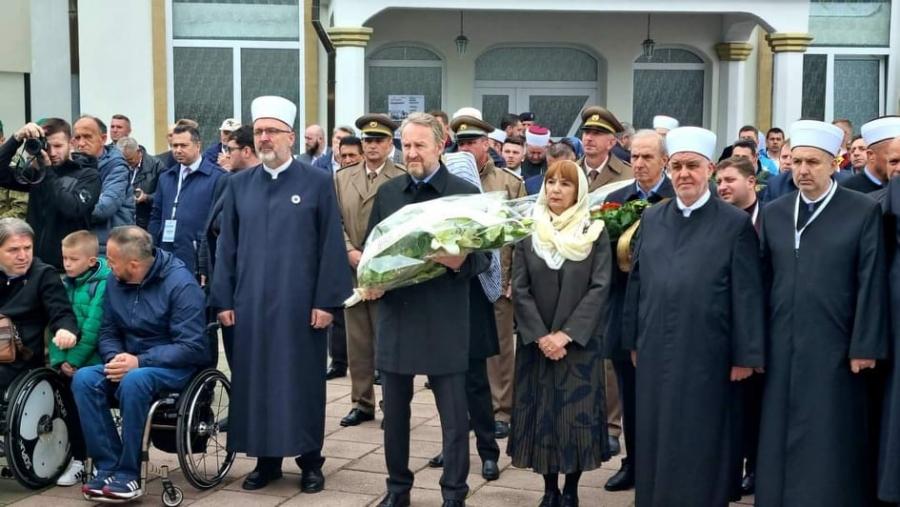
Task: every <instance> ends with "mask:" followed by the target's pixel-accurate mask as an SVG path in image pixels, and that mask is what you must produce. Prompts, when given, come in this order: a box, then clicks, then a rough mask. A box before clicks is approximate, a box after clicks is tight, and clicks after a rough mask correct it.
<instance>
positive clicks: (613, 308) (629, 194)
mask: <svg viewBox="0 0 900 507" xmlns="http://www.w3.org/2000/svg"><path fill="white" fill-rule="evenodd" d="M663 178H664V180H663V182H662V185H660V186H659V190H657V192H655V193H654V194H653V195H651V196H650V199H648V200H649V201H651V202H653V203H657V202H659V201H661V200H663V199H673V198H674V197H675V188H674V187H672V180H670V179H669V177H668V176H665V175H664V176H663ZM639 198H640V196H639V195H638V193H637V187H635V186H634V185H631V186H627V187H625V188H620V189H619V190H616V191H615V192H613V193H611V194H609V197H607V198H606V201H607V202H617V203H620V204H625V203H626V202H629V201H634V200H637V199H639ZM610 244H611V245H612V256H613V269H612V283H611V284H610V293H609V306H608V308H609V317H608V319H607V324H606V339H605V340H604V342H603V353H604V355H605V356H606V357H608V358H609V359H616V360H628V361H630V360H631V355H630V353H629V351H628V350H625V348H624V347H623V346H622V311H623V307H624V304H625V288H626V287H627V286H628V273H626V272H625V271H622V270H621V269H619V264H618V263H617V262H615V259H616V243H610Z"/></svg>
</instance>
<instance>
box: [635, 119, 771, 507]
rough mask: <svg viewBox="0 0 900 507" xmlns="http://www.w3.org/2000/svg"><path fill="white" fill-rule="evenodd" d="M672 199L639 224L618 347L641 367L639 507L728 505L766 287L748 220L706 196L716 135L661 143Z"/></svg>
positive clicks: (680, 132) (694, 133)
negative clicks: (742, 387)
mask: <svg viewBox="0 0 900 507" xmlns="http://www.w3.org/2000/svg"><path fill="white" fill-rule="evenodd" d="M666 146H667V148H668V152H669V175H670V177H671V178H672V183H673V184H674V186H675V199H672V200H670V201H668V202H666V203H663V204H659V205H657V206H653V207H651V208H649V209H648V210H646V211H645V212H644V214H643V216H642V218H641V228H640V232H639V236H640V237H639V238H638V240H637V245H636V247H635V253H634V262H633V265H632V270H631V273H630V274H629V278H628V288H627V290H626V295H625V305H624V309H625V310H624V315H623V322H624V325H623V341H624V343H625V346H626V347H627V348H628V349H629V350H632V351H633V352H632V359H633V361H635V364H636V368H637V371H636V384H637V389H636V399H637V408H636V410H637V414H639V416H638V417H637V434H636V439H637V441H638V442H640V444H639V445H638V446H637V449H636V451H637V452H636V462H635V464H636V467H637V468H636V471H635V472H636V476H635V486H636V495H635V499H636V502H637V503H636V505H637V507H669V506H675V505H684V506H704V507H726V506H727V505H728V501H729V499H730V498H731V496H732V488H733V487H734V486H735V485H736V484H737V481H738V480H739V475H738V474H737V470H736V467H735V466H734V465H735V464H736V463H737V455H738V453H739V451H740V449H739V445H738V440H739V438H740V433H739V429H740V427H739V419H740V403H739V398H738V393H737V382H739V381H742V380H745V379H746V378H748V377H749V376H750V375H752V374H753V369H754V368H760V367H762V366H763V360H764V357H765V356H764V354H763V338H764V336H763V323H764V322H765V319H764V311H763V284H762V271H761V266H760V261H759V240H758V239H757V237H756V233H755V232H754V230H753V225H752V223H751V221H750V216H749V215H748V214H747V213H744V212H743V211H741V210H738V209H736V208H734V207H733V206H731V205H729V204H727V203H725V202H723V201H722V200H720V199H715V198H713V197H712V196H711V194H710V190H709V177H710V176H711V175H712V171H713V164H712V159H713V151H714V150H715V146H716V135H715V134H713V133H712V132H710V131H708V130H705V129H701V128H697V127H680V128H677V129H673V130H671V131H669V133H668V134H667V136H666Z"/></svg>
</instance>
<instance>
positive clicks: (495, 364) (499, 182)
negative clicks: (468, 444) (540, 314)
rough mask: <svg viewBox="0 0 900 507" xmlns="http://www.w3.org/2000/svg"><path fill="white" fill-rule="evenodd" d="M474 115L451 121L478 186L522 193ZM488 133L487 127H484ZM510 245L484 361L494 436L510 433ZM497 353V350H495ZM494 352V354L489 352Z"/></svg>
mask: <svg viewBox="0 0 900 507" xmlns="http://www.w3.org/2000/svg"><path fill="white" fill-rule="evenodd" d="M472 120H475V118H472V117H466V116H461V117H457V118H456V119H454V120H453V122H452V123H451V128H452V129H453V132H454V133H455V134H456V138H457V142H458V144H459V149H460V151H466V152H469V153H471V154H472V156H473V157H475V164H476V166H477V167H478V175H479V177H480V178H481V187H482V189H483V190H484V191H485V192H503V193H504V194H505V196H506V198H507V199H518V198H520V197H525V195H526V192H525V183H524V182H523V181H522V178H521V177H519V176H517V175H516V174H515V173H513V172H512V171H510V170H509V169H505V168H503V169H498V168H497V167H496V166H494V163H493V161H492V160H491V157H490V156H489V155H488V153H487V143H486V142H485V134H484V133H480V132H483V131H484V130H485V129H487V128H488V127H490V125H489V124H487V123H486V122H482V121H480V120H478V121H475V122H473V121H472ZM487 132H488V134H490V130H487ZM512 251H513V249H512V247H511V246H510V247H506V248H503V249H501V250H500V265H501V282H500V285H501V291H500V297H499V298H498V299H497V300H496V301H495V302H493V303H494V312H495V316H496V319H495V320H496V325H497V327H496V335H497V337H498V338H499V346H500V350H499V355H497V356H494V357H491V358H490V359H488V361H487V375H488V376H489V377H490V389H491V393H492V398H493V414H494V415H493V419H496V421H495V423H494V426H495V428H494V433H495V435H496V436H497V438H506V436H507V435H508V434H509V420H510V416H511V412H512V381H513V371H514V369H515V342H514V339H513V308H512V301H511V300H510V296H511V295H512V290H511V286H510V280H511V277H512V253H513V252H512ZM495 354H496V352H495ZM491 355H493V354H491Z"/></svg>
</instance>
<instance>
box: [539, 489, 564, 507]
mask: <svg viewBox="0 0 900 507" xmlns="http://www.w3.org/2000/svg"><path fill="white" fill-rule="evenodd" d="M561 501H562V498H561V497H560V494H559V491H558V490H557V491H545V492H544V496H543V498H541V503H540V504H539V505H538V507H560V505H559V504H560V502H561Z"/></svg>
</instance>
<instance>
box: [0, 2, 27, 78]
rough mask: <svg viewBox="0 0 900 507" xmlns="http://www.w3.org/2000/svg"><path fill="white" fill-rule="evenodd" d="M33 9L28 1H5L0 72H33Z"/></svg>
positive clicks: (1, 17) (1, 29) (1, 19)
mask: <svg viewBox="0 0 900 507" xmlns="http://www.w3.org/2000/svg"><path fill="white" fill-rule="evenodd" d="M30 19H31V8H30V6H29V2H28V0H3V15H2V16H0V33H2V34H3V48H4V49H3V51H0V72H31V23H30Z"/></svg>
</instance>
